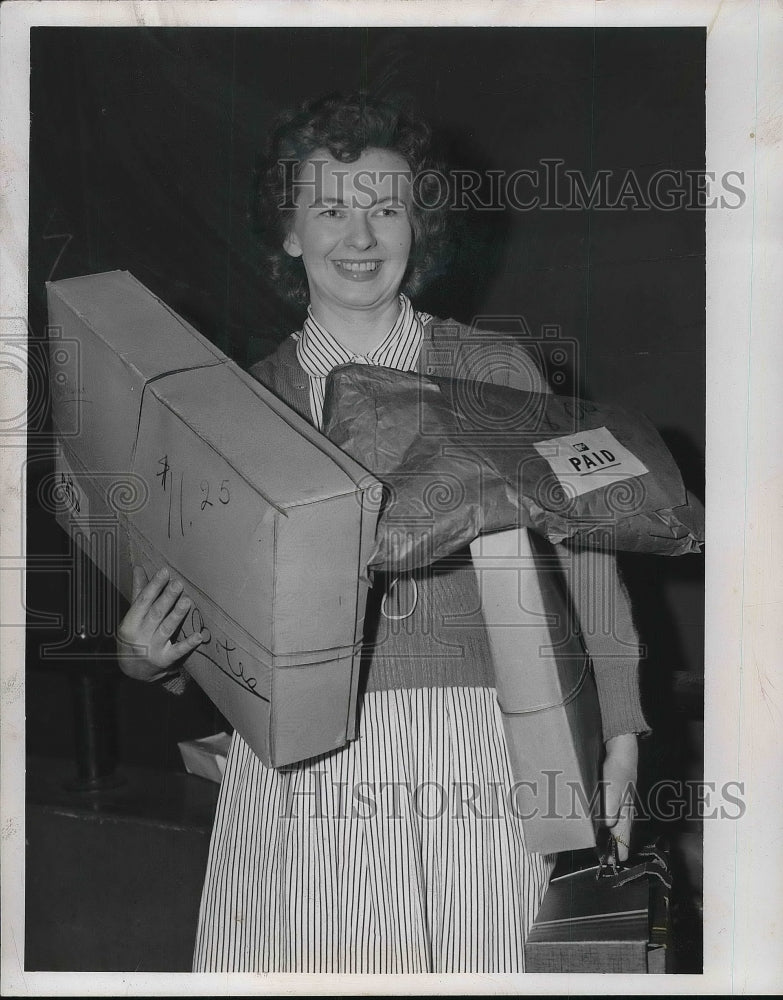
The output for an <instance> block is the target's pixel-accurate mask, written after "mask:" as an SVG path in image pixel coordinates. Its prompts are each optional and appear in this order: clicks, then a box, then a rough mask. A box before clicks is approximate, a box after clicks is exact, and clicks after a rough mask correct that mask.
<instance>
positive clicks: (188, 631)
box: [181, 605, 258, 691]
mask: <svg viewBox="0 0 783 1000" xmlns="http://www.w3.org/2000/svg"><path fill="white" fill-rule="evenodd" d="M213 627H214V626H213ZM215 631H217V628H215ZM195 632H203V633H204V641H203V642H202V644H201V645H200V646H198V647H197V648H196V653H197V654H198V655H200V656H203V657H205V659H207V660H209V661H210V663H214V665H215V666H216V667H218V668H219V669H220V670H222V671H223V673H224V674H228V675H229V676H230V677H232V678H233V679H234V680H235V681H237V682H238V683H240V684H243V685H244V686H245V687H247V688H249V689H250V690H251V691H255V689H256V687H257V686H258V678H257V677H255V676H254V675H253V674H252V673H251V672H250V669H251V668H249V667H248V665H247V664H246V663H245V662H243V661H242V659H241V657H242V656H243V655H244V654H243V653H242V650H241V649H239V647H238V646H237V644H236V643H235V642H233V641H232V640H231V639H229V638H228V637H227V636H225V635H222V636H220V635H217V636H215V635H213V629H212V628H209V627H208V626H207V624H206V623H205V621H204V616H203V615H202V613H201V611H200V610H199V608H198V607H197V606H196V605H194V606H193V608H192V609H191V611H190V614H189V615H188V616H187V617H186V618H185V621H184V622H183V623H182V628H181V633H182V636H181V637H182V638H183V639H186V638H187V637H188V636H190V635H193V634H194V633H195Z"/></svg>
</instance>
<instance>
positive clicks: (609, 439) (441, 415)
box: [324, 364, 704, 571]
mask: <svg viewBox="0 0 783 1000" xmlns="http://www.w3.org/2000/svg"><path fill="white" fill-rule="evenodd" d="M324 430H325V433H326V434H327V435H328V436H329V437H330V438H331V440H332V441H334V442H335V444H337V445H339V446H340V447H341V448H342V449H343V450H344V451H346V452H347V453H348V454H349V455H352V456H353V457H354V458H355V459H356V460H357V461H358V462H361V464H362V465H364V466H365V468H367V469H369V470H370V471H371V472H372V473H373V474H374V475H376V476H377V477H378V478H379V479H380V480H381V481H382V483H383V485H384V490H385V494H386V499H385V502H384V509H383V512H382V514H381V519H380V522H379V526H378V536H377V540H376V545H375V550H374V552H373V554H372V557H371V560H370V565H371V566H372V567H373V568H377V569H384V570H387V571H395V570H405V569H414V568H416V567H419V566H426V565H428V563H430V562H433V561H435V560H437V559H441V558H443V557H444V556H447V555H450V554H451V553H453V552H455V551H457V550H459V549H460V548H462V547H463V546H465V545H467V544H469V543H470V542H471V541H472V539H474V538H476V537H477V536H478V535H479V534H481V533H482V532H486V531H498V530H501V529H503V528H510V527H515V526H517V525H519V526H522V527H529V528H531V529H532V530H533V531H535V532H537V533H538V534H540V535H542V536H543V537H544V538H546V539H548V540H549V541H550V542H554V543H557V542H562V541H564V540H566V539H569V540H571V541H572V542H573V543H574V544H577V545H581V546H596V547H600V548H613V549H620V550H625V551H630V552H649V553H658V554H661V555H681V554H684V553H687V552H696V551H699V548H700V545H701V542H702V541H703V538H704V511H703V508H702V507H701V504H700V503H699V502H698V500H697V499H696V498H695V497H693V496H692V495H691V494H689V493H688V492H687V491H686V489H685V487H684V485H683V482H682V477H681V476H680V472H679V469H678V468H677V465H676V463H675V462H674V459H673V458H672V456H671V454H670V453H669V451H668V449H667V448H666V446H665V444H664V443H663V441H662V440H661V438H660V435H659V434H658V432H657V431H656V430H655V428H654V427H653V426H652V424H651V423H650V422H649V420H647V418H646V417H644V416H643V415H642V414H640V413H631V412H630V411H627V410H624V409H622V408H621V407H618V406H605V405H602V404H598V403H593V402H591V401H589V400H584V399H573V398H566V397H561V396H556V395H552V394H542V393H533V392H524V391H522V390H518V389H513V388H510V387H508V386H503V385H493V384H489V383H487V382H479V381H476V380H472V381H471V380H461V379H450V378H438V377H435V376H432V377H425V376H421V375H418V374H416V373H413V372H399V371H395V370H393V369H390V368H380V367H375V366H367V365H357V364H353V365H343V366H341V367H339V368H336V369H335V370H334V371H333V372H332V373H331V374H330V376H329V378H328V382H327V391H326V402H325V407H324Z"/></svg>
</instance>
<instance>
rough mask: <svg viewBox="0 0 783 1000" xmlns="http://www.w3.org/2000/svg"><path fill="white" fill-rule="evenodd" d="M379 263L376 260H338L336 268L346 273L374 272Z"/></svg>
mask: <svg viewBox="0 0 783 1000" xmlns="http://www.w3.org/2000/svg"><path fill="white" fill-rule="evenodd" d="M379 264H380V261H377V260H361V261H358V260H339V261H337V266H338V267H342V268H343V269H344V270H346V271H375V270H377V269H378V266H379Z"/></svg>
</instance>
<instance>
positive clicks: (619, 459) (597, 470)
mask: <svg viewBox="0 0 783 1000" xmlns="http://www.w3.org/2000/svg"><path fill="white" fill-rule="evenodd" d="M533 447H534V448H535V449H536V451H537V452H538V453H539V455H541V457H542V458H545V459H546V460H547V462H548V463H549V465H550V467H551V469H552V471H553V472H554V474H555V475H556V476H557V478H558V480H559V481H560V483H561V484H562V486H563V487H564V488H565V489H566V490H567V491H568V493H570V494H571V495H572V496H582V494H583V493H590V492H591V491H592V490H600V489H601V487H603V486H609V485H610V484H611V483H620V482H622V481H623V480H624V479H632V478H633V477H634V476H643V475H644V474H645V473H646V472H649V469H648V468H647V467H646V466H645V465H643V464H642V462H640V461H639V459H638V458H637V457H636V455H634V454H633V452H630V451H628V449H627V448H625V447H624V446H623V445H621V444H620V442H619V441H618V440H617V438H616V437H615V436H614V434H612V432H611V431H609V430H607V429H606V427H597V428H596V429H595V430H591V431H581V432H580V433H579V434H569V435H568V437H559V438H550V439H549V440H548V441H538V442H537V443H536V444H534V445H533Z"/></svg>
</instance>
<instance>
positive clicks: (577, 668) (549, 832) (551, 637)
mask: <svg viewBox="0 0 783 1000" xmlns="http://www.w3.org/2000/svg"><path fill="white" fill-rule="evenodd" d="M470 551H471V558H472V560H473V567H474V569H475V572H476V574H477V577H478V583H479V592H480V595H481V609H482V613H483V616H484V621H485V624H486V626H487V634H488V636H489V644H490V649H491V651H492V659H493V666H494V672H495V686H496V688H497V697H498V703H499V706H500V710H501V713H502V718H503V729H504V732H505V736H506V745H507V747H508V753H509V759H510V764H511V772H512V775H513V777H514V779H515V787H514V798H513V803H512V805H513V808H514V810H515V813H516V814H517V815H518V816H519V817H520V818H521V820H522V826H523V829H524V832H525V845H526V846H527V848H528V850H531V851H541V852H544V853H556V852H558V851H575V850H580V849H582V848H585V847H592V846H594V844H595V831H596V823H597V817H598V815H599V814H600V807H601V802H600V796H599V794H598V779H599V774H600V764H601V755H602V751H603V740H602V734H601V711H600V707H599V704H598V695H597V692H596V687H595V680H594V678H593V674H592V669H591V665H590V660H589V658H588V656H587V653H586V652H585V649H584V646H583V644H582V641H581V638H580V635H579V629H578V627H577V625H576V622H575V621H574V620H573V616H572V614H571V610H570V606H569V602H568V598H567V594H566V593H565V590H564V581H563V579H562V576H561V572H560V565H559V561H558V558H557V556H556V554H555V553H554V552H553V551H552V548H551V546H550V545H549V544H548V543H547V542H546V541H544V540H543V539H540V538H538V537H537V536H536V535H534V534H533V533H532V532H529V531H527V530H526V529H525V528H516V529H512V530H509V531H501V532H498V533H496V534H491V535H482V536H481V537H480V538H477V539H475V541H474V542H473V543H472V544H471V546H470Z"/></svg>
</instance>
